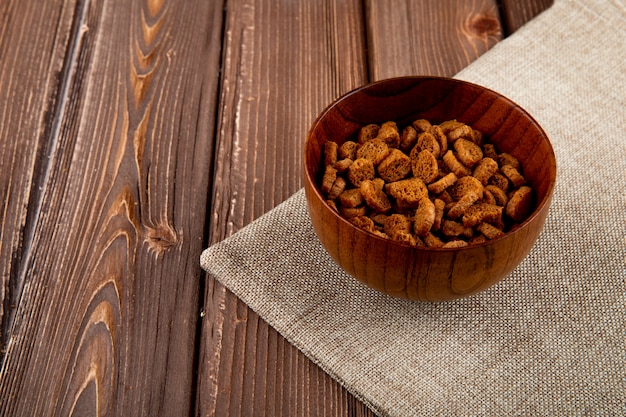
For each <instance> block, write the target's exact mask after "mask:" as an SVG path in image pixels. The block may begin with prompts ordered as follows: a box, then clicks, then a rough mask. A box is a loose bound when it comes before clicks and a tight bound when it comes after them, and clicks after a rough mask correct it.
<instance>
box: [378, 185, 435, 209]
mask: <svg viewBox="0 0 626 417" xmlns="http://www.w3.org/2000/svg"><path fill="white" fill-rule="evenodd" d="M386 189H387V192H388V193H389V195H391V196H392V197H393V198H395V199H396V202H397V203H398V204H399V205H400V206H402V207H404V208H416V207H417V206H418V205H419V202H420V200H421V199H422V198H424V197H426V198H427V197H428V189H427V188H426V184H424V181H422V180H420V179H419V178H407V179H404V180H400V181H396V182H392V183H389V184H387V185H386Z"/></svg>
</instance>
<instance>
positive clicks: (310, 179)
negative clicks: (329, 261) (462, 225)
mask: <svg viewBox="0 0 626 417" xmlns="http://www.w3.org/2000/svg"><path fill="white" fill-rule="evenodd" d="M399 80H414V81H428V80H434V81H443V82H448V83H454V84H465V85H468V86H472V87H475V88H479V89H481V90H484V91H486V92H489V93H491V94H494V95H495V96H496V97H497V98H498V99H502V100H503V101H505V102H507V103H508V105H510V106H512V107H515V108H516V109H517V110H519V111H520V112H521V113H523V114H524V115H525V116H526V117H527V118H528V120H529V121H530V122H531V123H532V125H533V126H534V127H535V128H536V129H537V130H538V131H539V132H540V133H541V136H542V137H543V138H544V140H545V141H546V144H547V145H548V150H549V153H548V154H549V159H550V160H551V161H552V162H553V164H554V175H553V177H552V178H551V179H550V181H549V185H548V190H547V193H546V195H545V197H544V198H543V199H542V200H541V201H540V202H539V204H537V206H536V207H535V209H534V210H533V212H532V213H531V214H530V215H529V216H528V217H527V218H526V219H525V220H524V221H523V222H521V223H520V224H517V225H515V226H514V227H513V228H512V229H510V230H508V231H507V232H505V233H504V234H503V235H502V236H499V237H496V238H494V239H489V240H487V241H485V242H482V243H474V244H470V245H467V246H463V247H460V248H442V247H437V248H434V247H423V246H413V245H410V244H408V243H404V242H398V241H395V240H392V239H389V238H385V237H381V236H377V235H375V234H374V233H371V232H368V231H367V230H364V229H362V228H360V227H358V226H356V225H354V224H353V223H351V222H350V221H349V220H348V219H346V218H344V217H343V216H342V215H341V214H340V213H338V212H337V211H336V210H334V209H333V208H332V207H331V206H330V205H329V204H328V203H327V202H326V199H325V198H324V196H323V195H322V194H321V192H320V190H319V186H318V185H317V182H316V179H315V178H313V177H312V175H311V172H309V169H308V165H307V163H306V162H307V158H306V155H307V149H308V145H309V141H310V140H311V137H312V134H313V131H314V130H315V128H316V127H317V126H318V125H319V124H320V123H321V120H322V119H323V118H324V117H325V116H326V114H328V113H329V112H330V111H331V110H332V109H333V108H334V107H335V106H336V105H337V104H338V103H339V102H341V101H344V100H345V99H347V98H348V97H349V96H351V95H354V94H358V93H360V92H361V91H363V90H366V89H369V88H372V87H375V86H377V85H381V84H386V83H389V82H397V81H399ZM303 150H304V152H303V153H304V158H303V162H304V164H303V169H304V174H305V180H306V181H307V182H308V183H309V184H310V186H311V187H310V188H311V189H312V190H313V192H314V193H315V195H316V196H317V198H318V199H319V200H320V201H321V202H322V204H323V205H324V207H326V208H327V209H328V210H329V211H331V212H332V213H333V215H334V216H335V217H337V218H338V219H339V221H341V222H342V223H344V224H345V225H347V226H349V227H350V228H351V229H354V230H355V232H356V233H359V234H365V235H366V236H367V237H368V238H369V237H372V238H374V239H376V240H380V241H383V242H386V243H387V244H389V243H390V242H391V243H393V244H397V245H398V246H400V247H406V248H408V249H414V250H416V251H424V252H463V251H469V250H474V249H477V248H484V247H487V246H492V245H495V244H497V243H498V242H500V241H503V240H507V239H510V238H511V237H512V236H513V235H514V234H516V233H519V232H520V231H522V230H523V229H526V228H528V227H529V224H530V223H532V222H533V220H534V219H536V218H537V217H538V216H539V215H540V213H543V212H544V210H549V205H550V203H551V200H552V197H553V195H554V189H555V187H556V179H557V170H558V167H557V160H556V154H555V152H554V147H553V146H552V142H551V141H550V138H549V137H548V135H547V134H546V132H545V131H544V130H543V128H542V127H541V125H540V124H539V122H537V120H536V119H535V118H534V117H533V116H532V115H531V114H530V113H529V112H528V111H526V109H524V108H523V107H522V106H520V105H519V104H517V103H516V102H514V101H513V100H511V99H510V98H508V97H506V96H504V95H503V94H502V93H499V92H497V91H495V90H493V89H490V88H488V87H485V86H482V85H480V84H476V83H473V82H470V81H465V80H461V79H457V78H450V77H441V76H422V75H408V76H401V77H392V78H385V79H381V80H377V81H373V82H369V83H366V84H363V85H361V86H359V87H356V88H354V89H352V90H350V91H348V92H346V93H344V94H342V95H340V96H339V97H337V98H336V99H334V100H333V101H332V102H331V103H330V104H328V105H327V106H326V107H325V108H324V110H322V111H321V112H320V113H319V114H318V116H317V117H316V118H315V120H314V121H313V123H312V124H311V127H310V128H309V130H308V131H307V134H306V139H305V144H304V149H303ZM305 191H306V190H305ZM546 206H548V207H546ZM547 214H548V213H546V216H547Z"/></svg>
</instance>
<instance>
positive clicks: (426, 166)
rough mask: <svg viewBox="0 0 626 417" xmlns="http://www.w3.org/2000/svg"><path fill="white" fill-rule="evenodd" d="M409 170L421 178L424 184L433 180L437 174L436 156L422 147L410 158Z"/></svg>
mask: <svg viewBox="0 0 626 417" xmlns="http://www.w3.org/2000/svg"><path fill="white" fill-rule="evenodd" d="M410 162H411V171H412V172H413V176H414V177H417V178H419V179H421V180H422V181H424V183H426V184H430V183H431V182H433V181H435V180H436V179H437V177H438V176H439V164H438V163H437V158H435V156H434V155H433V154H432V153H431V152H430V151H429V150H426V149H424V150H423V151H420V152H419V153H418V154H417V155H415V156H414V157H412V158H410Z"/></svg>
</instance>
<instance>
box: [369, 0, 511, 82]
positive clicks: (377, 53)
mask: <svg viewBox="0 0 626 417" xmlns="http://www.w3.org/2000/svg"><path fill="white" fill-rule="evenodd" d="M365 4H366V16H367V38H368V47H369V66H370V74H371V77H370V78H371V79H372V80H379V79H383V78H391V77H398V76H402V75H439V76H452V75H454V74H456V73H457V72H459V71H460V70H461V69H463V68H464V67H466V66H467V65H468V64H470V63H471V62H472V61H474V60H475V59H476V58H478V57H479V56H480V55H482V54H483V53H485V52H486V51H487V50H488V49H490V48H491V47H492V46H493V45H495V44H496V43H497V42H499V41H500V40H501V39H502V28H501V25H500V20H499V19H500V18H499V14H498V5H497V2H496V0H473V1H458V0H444V1H440V0H424V1H420V2H416V1H410V0H392V1H375V0H367V1H366V2H365Z"/></svg>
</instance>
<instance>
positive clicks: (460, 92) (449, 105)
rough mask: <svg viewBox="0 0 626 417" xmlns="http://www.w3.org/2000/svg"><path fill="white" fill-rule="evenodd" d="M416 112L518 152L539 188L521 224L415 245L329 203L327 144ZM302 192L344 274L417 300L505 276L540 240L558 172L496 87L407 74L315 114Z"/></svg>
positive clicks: (459, 293)
mask: <svg viewBox="0 0 626 417" xmlns="http://www.w3.org/2000/svg"><path fill="white" fill-rule="evenodd" d="M418 118H425V119H427V120H430V121H432V122H433V123H441V122H443V121H446V120H450V119H457V120H459V121H462V122H464V123H467V124H469V125H471V126H473V127H474V128H475V129H478V130H480V131H482V132H483V133H485V134H486V135H487V137H488V138H489V140H490V142H492V143H494V145H495V146H496V148H498V150H499V151H501V152H508V153H510V154H512V155H513V156H515V157H516V158H518V159H519V160H520V163H521V164H522V167H523V170H524V171H523V173H524V175H525V177H526V179H527V181H528V182H529V183H530V184H531V186H532V187H533V189H534V190H535V194H536V201H537V207H536V209H535V212H534V213H533V214H532V215H531V216H530V217H529V218H528V219H527V220H526V221H525V222H524V223H523V224H522V225H520V226H519V227H518V228H517V229H516V230H515V232H509V233H507V234H506V235H505V236H504V237H502V238H499V239H495V240H493V241H489V242H487V243H485V244H481V245H476V246H470V247H467V248H463V249H423V248H414V247H410V246H407V245H402V244H399V243H397V242H393V241H391V240H389V239H384V238H380V237H377V236H374V235H372V234H370V233H367V232H365V231H363V230H361V229H358V228H356V227H355V226H353V225H352V224H351V223H350V222H348V221H347V220H345V219H343V218H342V217H341V216H340V215H339V214H338V213H337V212H335V211H334V210H332V209H331V208H330V207H329V206H328V205H327V204H326V203H325V201H324V198H323V196H322V195H321V194H320V192H319V190H318V188H317V181H318V180H319V176H320V174H321V172H320V171H321V157H322V149H323V146H324V143H325V142H326V141H328V140H333V141H335V142H337V143H339V144H341V143H343V142H344V141H346V140H349V139H354V135H355V134H356V133H357V132H358V130H359V129H360V127H361V126H363V125H366V124H369V123H383V122H385V121H388V120H393V121H396V122H397V123H398V125H399V126H400V127H402V126H405V125H407V124H409V123H410V122H412V121H413V120H415V119H418ZM304 171H305V173H304V177H305V178H304V180H305V181H304V182H305V192H306V196H307V201H308V207H309V213H310V215H311V220H312V223H313V227H314V229H315V231H316V233H317V235H318V237H319V239H320V241H321V243H322V244H323V246H324V247H325V248H326V250H327V251H328V253H329V254H330V255H331V256H332V257H333V259H334V260H335V261H336V262H337V263H338V264H339V265H340V266H341V267H342V268H343V269H345V270H346V271H347V272H348V273H350V274H351V275H353V276H355V277H356V278H358V279H359V280H361V281H362V282H364V283H365V284H367V285H369V286H370V287H372V288H375V289H377V290H379V291H382V292H385V293H387V294H390V295H394V296H397V297H402V298H410V299H414V300H449V299H454V298H459V297H463V296H467V295H470V294H474V293H476V292H479V291H482V290H484V289H485V288H488V287H489V286H491V285H493V284H495V283H496V282H498V281H499V280H501V279H502V278H503V277H504V276H506V275H508V274H509V273H510V272H511V271H512V270H513V269H514V268H515V267H516V266H517V265H518V264H519V263H520V262H521V261H522V260H523V259H524V258H525V257H526V256H527V255H528V252H529V251H530V249H531V248H532V246H533V245H534V242H535V241H536V239H537V238H538V236H539V234H540V233H541V230H542V228H543V224H544V222H545V219H546V216H547V214H548V209H549V205H550V200H551V197H552V192H553V188H554V183H555V178H556V163H555V157H554V151H553V149H552V146H551V145H550V143H549V140H548V139H547V137H546V135H545V133H544V132H543V130H542V129H541V127H540V126H539V125H538V124H537V122H536V121H535V120H534V119H532V117H530V116H529V115H528V114H527V113H526V112H525V111H524V110H523V109H521V108H520V107H519V106H517V105H515V104H514V103H512V102H511V101H510V100H508V99H506V98H504V97H502V96H500V95H498V94H497V93H495V92H493V91H490V90H486V89H483V88H481V87H479V86H476V85H473V84H469V83H465V82H462V81H458V80H450V79H442V78H423V77H406V78H400V79H392V80H387V81H384V82H379V83H375V84H373V85H370V86H366V87H363V88H361V89H357V90H355V91H353V92H351V93H348V94H347V95H345V96H343V97H342V98H340V99H339V100H337V101H336V102H334V103H333V104H332V105H331V106H329V107H328V108H327V110H326V111H325V112H323V113H322V114H320V116H319V117H318V118H317V120H316V121H315V123H314V124H313V126H312V127H311V130H310V131H309V134H308V136H307V143H306V145H305V164H304Z"/></svg>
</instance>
